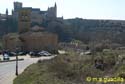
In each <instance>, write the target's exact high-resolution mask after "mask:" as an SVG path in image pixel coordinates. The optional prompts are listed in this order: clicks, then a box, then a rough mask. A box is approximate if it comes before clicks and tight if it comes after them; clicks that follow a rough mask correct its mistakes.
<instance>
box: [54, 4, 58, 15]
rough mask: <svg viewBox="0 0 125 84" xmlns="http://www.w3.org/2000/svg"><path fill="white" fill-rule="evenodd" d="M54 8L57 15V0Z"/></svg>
mask: <svg viewBox="0 0 125 84" xmlns="http://www.w3.org/2000/svg"><path fill="white" fill-rule="evenodd" d="M54 10H55V16H56V17H57V5H56V2H55V6H54Z"/></svg>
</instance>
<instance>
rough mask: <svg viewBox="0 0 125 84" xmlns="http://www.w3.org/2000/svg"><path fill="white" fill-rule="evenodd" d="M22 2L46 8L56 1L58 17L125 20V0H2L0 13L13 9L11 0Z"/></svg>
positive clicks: (26, 4) (28, 5)
mask: <svg viewBox="0 0 125 84" xmlns="http://www.w3.org/2000/svg"><path fill="white" fill-rule="evenodd" d="M14 1H19V2H23V6H24V7H34V8H40V9H41V10H47V8H48V6H49V7H51V6H54V4H55V2H56V3H57V7H58V12H57V15H58V16H59V17H61V16H63V17H64V18H75V17H79V18H83V19H121V20H125V0H2V1H1V2H0V13H5V10H6V8H8V9H9V14H10V12H11V10H12V9H13V2H14Z"/></svg>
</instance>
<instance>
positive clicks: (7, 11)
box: [6, 9, 8, 17]
mask: <svg viewBox="0 0 125 84" xmlns="http://www.w3.org/2000/svg"><path fill="white" fill-rule="evenodd" d="M7 16H8V9H6V17H7Z"/></svg>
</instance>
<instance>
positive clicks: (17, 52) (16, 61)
mask: <svg viewBox="0 0 125 84" xmlns="http://www.w3.org/2000/svg"><path fill="white" fill-rule="evenodd" d="M15 75H16V76H18V48H16V73H15Z"/></svg>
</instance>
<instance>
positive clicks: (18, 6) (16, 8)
mask: <svg viewBox="0 0 125 84" xmlns="http://www.w3.org/2000/svg"><path fill="white" fill-rule="evenodd" d="M22 5H23V4H22V3H21V2H14V11H19V10H20V9H21V8H22Z"/></svg>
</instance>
